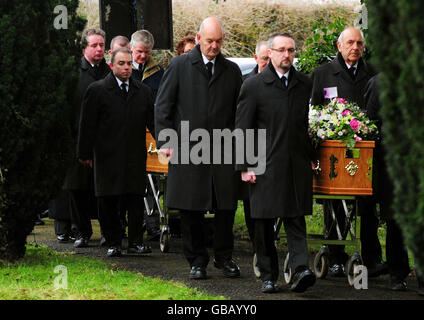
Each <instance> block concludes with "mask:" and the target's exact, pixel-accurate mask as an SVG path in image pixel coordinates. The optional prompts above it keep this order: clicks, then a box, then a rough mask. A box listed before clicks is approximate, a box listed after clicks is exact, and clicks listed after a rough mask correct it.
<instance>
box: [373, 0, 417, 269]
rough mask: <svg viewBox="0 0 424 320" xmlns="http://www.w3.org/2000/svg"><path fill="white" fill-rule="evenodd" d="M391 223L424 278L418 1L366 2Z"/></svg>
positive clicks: (387, 0) (390, 0) (388, 0)
mask: <svg viewBox="0 0 424 320" xmlns="http://www.w3.org/2000/svg"><path fill="white" fill-rule="evenodd" d="M366 5H367V8H368V26H369V30H368V36H369V40H368V42H369V43H368V45H369V46H370V47H371V51H372V61H373V63H374V65H375V66H376V67H377V69H378V70H379V71H380V72H381V76H380V79H379V81H380V80H381V81H380V83H379V85H380V98H381V103H382V110H381V116H382V119H383V127H382V131H383V136H384V141H383V142H384V144H385V146H386V148H387V157H386V162H387V165H388V171H389V174H390V176H391V178H392V179H393V181H394V184H395V199H394V210H395V213H396V214H395V218H396V220H397V221H398V223H399V225H400V226H401V228H402V230H403V235H404V238H405V242H406V244H407V246H408V247H409V249H410V250H411V251H412V253H413V255H414V259H415V263H416V269H417V270H418V272H419V273H421V274H422V275H423V276H424V251H423V248H424V166H423V159H424V126H423V119H424V108H423V104H424V91H423V90H421V89H419V88H423V87H424V76H423V75H424V62H423V59H422V57H423V55H424V33H423V30H424V19H422V12H423V11H424V2H422V1H419V0H414V1H406V0H402V1H394V0H379V1H366Z"/></svg>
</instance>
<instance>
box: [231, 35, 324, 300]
mask: <svg viewBox="0 0 424 320" xmlns="http://www.w3.org/2000/svg"><path fill="white" fill-rule="evenodd" d="M268 44H269V49H268V56H269V57H270V63H269V64H268V65H267V66H266V67H265V69H264V70H263V71H262V72H261V73H259V74H258V75H256V76H253V77H251V78H248V79H246V81H245V82H244V83H243V86H242V88H241V92H240V95H239V99H238V105H237V113H236V129H242V130H243V131H245V130H248V129H266V141H263V142H262V141H259V143H264V144H265V145H266V170H265V172H264V173H263V174H259V173H255V169H251V168H249V167H248V165H244V164H240V165H239V164H238V165H236V169H237V170H238V171H241V179H242V180H243V181H245V182H248V183H249V198H250V206H251V217H252V220H253V223H254V247H255V252H256V255H257V260H258V264H257V266H258V267H259V270H260V274H261V280H262V292H264V293H273V292H277V291H279V290H278V286H277V280H278V275H279V267H278V255H277V250H276V248H275V244H274V239H275V238H274V221H275V219H276V218H282V219H283V222H284V227H285V231H286V233H287V241H288V249H289V254H290V266H291V269H292V271H293V273H294V275H293V280H292V283H291V290H292V291H294V292H303V291H305V290H306V289H307V288H308V287H310V286H312V285H313V284H314V283H315V279H316V278H315V275H314V274H313V272H312V271H311V270H310V269H309V267H308V265H309V262H308V248H307V243H306V223H305V217H304V216H305V215H310V214H312V168H311V162H312V155H313V152H312V145H311V143H310V141H309V138H308V111H309V95H310V91H311V87H312V86H311V81H310V80H309V79H308V78H307V77H306V76H305V75H303V74H300V73H298V72H297V71H296V70H295V69H294V67H293V60H294V56H295V42H294V39H293V37H292V36H291V35H290V34H288V33H276V34H274V35H272V36H271V38H270V39H269V41H268ZM245 136H246V135H245ZM248 143H249V142H248ZM244 163H247V161H244ZM251 166H252V167H253V166H254V165H252V164H251Z"/></svg>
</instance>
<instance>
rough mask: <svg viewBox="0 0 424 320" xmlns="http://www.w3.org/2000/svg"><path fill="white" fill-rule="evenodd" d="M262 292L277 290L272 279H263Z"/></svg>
mask: <svg viewBox="0 0 424 320" xmlns="http://www.w3.org/2000/svg"><path fill="white" fill-rule="evenodd" d="M262 292H263V293H275V292H278V286H277V285H276V284H275V282H274V281H272V280H265V281H263V282H262Z"/></svg>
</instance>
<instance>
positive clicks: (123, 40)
mask: <svg viewBox="0 0 424 320" xmlns="http://www.w3.org/2000/svg"><path fill="white" fill-rule="evenodd" d="M115 43H119V46H120V47H126V46H128V44H129V43H130V41H129V40H128V38H127V37H126V36H116V37H113V39H112V40H111V41H110V50H112V49H113V46H114V45H115Z"/></svg>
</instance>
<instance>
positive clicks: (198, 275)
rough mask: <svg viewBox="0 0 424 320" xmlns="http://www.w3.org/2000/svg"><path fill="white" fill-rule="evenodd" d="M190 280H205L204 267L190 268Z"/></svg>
mask: <svg viewBox="0 0 424 320" xmlns="http://www.w3.org/2000/svg"><path fill="white" fill-rule="evenodd" d="M189 277H190V279H194V280H200V279H206V269H205V268H204V267H196V266H193V267H191V270H190V276H189Z"/></svg>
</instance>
